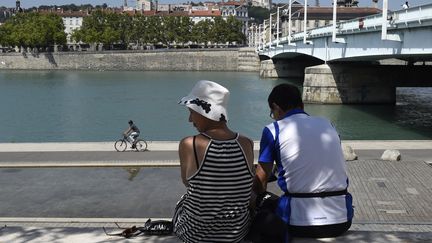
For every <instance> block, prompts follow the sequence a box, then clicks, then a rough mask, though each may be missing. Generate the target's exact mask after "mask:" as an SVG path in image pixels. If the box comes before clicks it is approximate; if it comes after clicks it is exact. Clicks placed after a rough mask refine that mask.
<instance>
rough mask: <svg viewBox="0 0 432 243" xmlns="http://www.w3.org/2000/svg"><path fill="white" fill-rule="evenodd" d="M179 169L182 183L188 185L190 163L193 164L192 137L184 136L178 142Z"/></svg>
mask: <svg viewBox="0 0 432 243" xmlns="http://www.w3.org/2000/svg"><path fill="white" fill-rule="evenodd" d="M179 158H180V170H181V178H182V182H183V184H184V185H185V186H186V187H187V186H188V185H189V183H188V181H187V178H188V177H189V175H190V171H191V165H193V161H194V155H193V137H186V138H184V139H182V140H181V141H180V144H179Z"/></svg>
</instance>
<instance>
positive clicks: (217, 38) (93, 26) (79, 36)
mask: <svg viewBox="0 0 432 243" xmlns="http://www.w3.org/2000/svg"><path fill="white" fill-rule="evenodd" d="M116 31H117V32H116ZM72 38H73V39H74V40H75V41H81V42H84V43H90V44H97V43H103V44H104V45H111V44H122V45H125V46H127V45H128V44H129V43H136V44H137V45H147V44H150V45H157V44H162V45H164V46H166V47H170V46H172V45H173V44H175V45H177V46H178V45H182V46H184V45H185V44H186V43H190V42H192V43H197V44H205V45H207V43H208V42H212V43H221V44H225V43H227V42H229V43H233V42H237V43H242V42H244V40H245V36H244V34H243V33H242V23H241V22H240V21H238V20H237V19H235V18H234V17H232V16H231V17H229V18H228V19H227V20H226V21H225V20H224V19H223V18H222V17H216V18H214V20H213V21H211V20H205V21H201V22H198V23H197V24H193V22H192V21H191V20H190V18H189V17H187V16H181V17H177V16H176V17H174V16H164V17H162V16H143V15H140V14H137V15H134V16H129V15H126V14H114V13H107V12H103V11H100V10H98V11H95V12H93V13H92V15H91V16H88V17H85V18H84V20H83V25H82V27H81V29H80V30H76V31H75V32H74V33H73V34H72Z"/></svg>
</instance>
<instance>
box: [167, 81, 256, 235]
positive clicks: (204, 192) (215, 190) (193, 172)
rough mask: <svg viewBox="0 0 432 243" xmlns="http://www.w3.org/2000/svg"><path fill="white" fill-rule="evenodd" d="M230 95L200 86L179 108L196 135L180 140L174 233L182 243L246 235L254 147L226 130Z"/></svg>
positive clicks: (213, 86) (208, 85)
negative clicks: (180, 188) (179, 188)
mask: <svg viewBox="0 0 432 243" xmlns="http://www.w3.org/2000/svg"><path fill="white" fill-rule="evenodd" d="M228 99H229V91H228V90H227V89H226V88H225V87H223V86H221V85H219V84H217V83H215V82H212V81H207V80H202V81H199V82H198V83H197V84H196V85H195V86H194V87H193V89H192V91H191V92H190V93H189V95H188V96H186V97H184V98H182V99H181V100H180V102H179V104H181V105H184V106H186V107H187V108H188V109H189V112H190V115H189V122H192V123H193V125H194V126H195V128H196V129H197V130H198V132H199V134H197V135H195V136H189V137H186V138H184V139H182V140H181V141H180V145H179V157H180V165H181V177H182V181H183V183H184V184H185V186H186V187H187V193H186V194H185V195H183V197H182V198H181V200H180V201H179V203H178V204H177V206H176V210H175V215H174V218H173V223H174V232H175V233H176V235H177V236H178V237H179V238H180V239H181V240H183V241H184V242H240V241H241V240H242V239H243V238H244V237H245V236H246V234H247V233H248V228H249V223H250V215H249V201H250V197H251V188H252V182H253V176H254V172H253V142H252V141H251V140H250V139H249V138H247V137H244V136H242V135H239V134H238V133H235V132H233V131H231V130H230V129H229V128H228V126H227V121H228V114H227V105H228Z"/></svg>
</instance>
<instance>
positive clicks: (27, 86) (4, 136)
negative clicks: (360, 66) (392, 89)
mask: <svg viewBox="0 0 432 243" xmlns="http://www.w3.org/2000/svg"><path fill="white" fill-rule="evenodd" d="M201 79H209V80H213V81H216V82H219V83H221V84H222V85H224V86H226V87H227V88H228V89H229V90H230V92H231V96H230V102H229V107H228V109H229V114H228V115H229V118H230V121H229V122H230V127H231V128H232V129H233V130H236V131H238V132H240V133H243V134H245V135H246V136H249V137H251V138H253V139H259V138H260V136H261V131H262V128H263V127H264V126H265V125H267V124H268V123H270V122H272V120H271V119H270V118H269V117H268V113H269V108H268V105H267V96H268V94H269V92H270V91H271V89H272V88H273V87H274V86H275V85H277V84H280V83H284V82H289V83H293V84H295V85H297V86H301V80H286V79H260V78H259V76H258V75H257V74H256V73H243V72H124V71H121V72H120V71H116V72H80V71H50V72H48V71H0V87H1V89H0V112H1V114H2V115H1V116H0V134H1V135H0V142H56V141H64V142H68V141H69V142H81V141H114V140H116V139H117V138H118V136H119V134H120V133H121V132H122V131H123V130H124V127H125V126H127V121H128V120H130V119H131V120H134V121H135V123H136V124H137V125H138V127H139V128H140V130H141V135H140V136H141V137H143V138H144V139H146V140H149V141H151V140H174V141H178V140H180V139H181V138H182V137H185V136H188V135H190V134H194V133H196V130H195V128H194V127H193V126H192V125H191V124H190V123H189V122H188V112H187V110H186V109H184V107H181V106H179V105H178V104H177V102H178V101H179V99H180V98H181V97H183V96H184V95H186V94H188V93H189V91H190V89H191V88H192V87H193V85H194V84H195V82H196V81H198V80H201ZM306 111H307V112H308V113H310V114H311V115H318V116H323V117H326V118H328V119H330V120H331V121H332V122H333V123H334V125H335V126H336V128H337V129H338V131H339V132H340V134H341V137H342V139H432V129H431V125H432V114H431V111H432V88H398V90H397V104H396V105H318V104H314V105H306Z"/></svg>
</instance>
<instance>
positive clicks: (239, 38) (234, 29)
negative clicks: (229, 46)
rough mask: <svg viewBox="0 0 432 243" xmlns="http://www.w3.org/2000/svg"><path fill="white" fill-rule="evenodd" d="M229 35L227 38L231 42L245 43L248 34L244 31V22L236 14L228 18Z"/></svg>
mask: <svg viewBox="0 0 432 243" xmlns="http://www.w3.org/2000/svg"><path fill="white" fill-rule="evenodd" d="M226 28H227V35H226V38H227V39H226V40H227V41H228V42H229V43H233V42H237V43H240V42H241V43H243V42H244V41H245V40H246V36H245V35H244V34H243V32H242V28H243V24H242V22H240V21H239V20H237V19H236V18H235V17H234V16H229V17H228V19H227V20H226Z"/></svg>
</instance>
